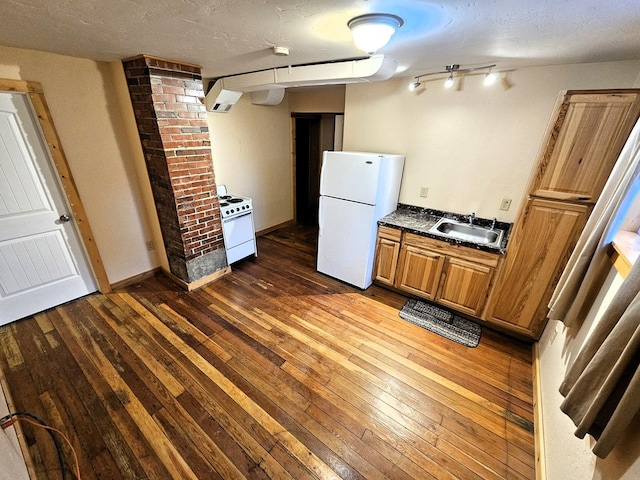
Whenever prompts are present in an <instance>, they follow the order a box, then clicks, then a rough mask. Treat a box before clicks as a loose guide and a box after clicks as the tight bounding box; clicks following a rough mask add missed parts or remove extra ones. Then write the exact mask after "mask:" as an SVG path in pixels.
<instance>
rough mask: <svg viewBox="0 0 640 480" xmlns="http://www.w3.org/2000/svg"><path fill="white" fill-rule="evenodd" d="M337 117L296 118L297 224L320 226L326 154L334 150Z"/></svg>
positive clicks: (321, 115) (328, 115)
mask: <svg viewBox="0 0 640 480" xmlns="http://www.w3.org/2000/svg"><path fill="white" fill-rule="evenodd" d="M336 115H337V114H335V113H313V114H310V113H305V114H299V113H294V114H292V117H293V120H294V149H295V169H296V170H295V171H296V176H295V180H296V186H295V195H296V202H295V205H296V220H297V222H298V223H301V224H303V225H309V226H314V225H318V200H319V197H320V167H321V165H322V152H323V151H325V150H334V143H335V129H336Z"/></svg>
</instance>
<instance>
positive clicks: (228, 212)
mask: <svg viewBox="0 0 640 480" xmlns="http://www.w3.org/2000/svg"><path fill="white" fill-rule="evenodd" d="M217 188H218V200H219V201H220V215H221V217H222V235H223V237H224V246H225V249H226V251H227V262H228V263H229V264H231V263H234V262H237V261H238V260H241V259H243V258H245V257H248V256H249V255H253V256H255V257H257V256H258V248H257V245H256V233H255V227H254V225H253V202H252V200H251V199H250V198H247V197H240V196H237V195H229V194H228V193H227V187H226V186H225V185H218V186H217Z"/></svg>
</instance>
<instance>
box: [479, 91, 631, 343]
mask: <svg viewBox="0 0 640 480" xmlns="http://www.w3.org/2000/svg"><path fill="white" fill-rule="evenodd" d="M639 115H640V90H606V91H568V92H566V93H565V94H563V95H562V97H561V99H560V101H559V103H558V105H557V107H556V115H555V120H554V122H553V123H552V124H551V126H550V129H549V131H548V134H547V140H546V144H545V147H544V148H543V151H542V155H541V158H540V161H539V164H538V166H537V168H536V171H535V174H534V176H533V178H532V180H531V182H530V186H529V190H528V195H527V199H526V201H525V202H524V205H523V207H522V208H521V211H520V213H519V215H518V218H517V219H516V222H515V226H514V229H513V233H512V235H511V238H510V240H509V246H508V249H507V253H506V257H505V261H504V263H503V264H502V266H501V268H500V269H499V271H498V273H497V279H496V282H495V284H494V287H493V289H492V292H491V295H490V298H489V301H488V303H487V308H486V309H485V312H484V314H483V316H482V318H484V319H486V320H488V321H490V322H494V323H496V324H498V325H501V326H503V327H505V328H507V329H510V330H512V331H515V332H517V333H519V334H521V335H524V336H527V337H529V338H534V339H537V338H539V336H540V334H541V333H542V329H543V328H544V326H545V324H546V315H547V312H548V308H547V305H548V303H549V300H550V299H551V295H552V293H553V289H554V288H555V285H556V283H557V282H558V279H559V278H560V275H561V273H562V270H563V269H564V267H565V265H566V263H567V260H568V259H569V256H570V255H571V252H572V251H573V248H574V247H575V244H576V242H577V240H578V238H579V236H580V234H581V232H582V229H583V228H584V225H585V223H586V221H587V219H588V216H589V213H590V211H591V209H592V207H593V205H594V204H595V202H596V201H597V200H598V197H599V196H600V193H601V191H602V189H603V187H604V185H605V183H606V181H607V179H608V177H609V174H610V173H611V170H612V168H613V166H614V164H615V162H616V160H617V158H618V156H619V155H620V152H621V150H622V147H623V146H624V143H625V142H626V140H627V138H628V137H629V134H630V133H631V130H632V128H633V126H634V125H635V123H636V121H637V120H638V116H639Z"/></svg>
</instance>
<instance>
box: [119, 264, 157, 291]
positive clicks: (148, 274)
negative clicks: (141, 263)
mask: <svg viewBox="0 0 640 480" xmlns="http://www.w3.org/2000/svg"><path fill="white" fill-rule="evenodd" d="M160 272H162V268H161V267H156V268H154V269H153V270H149V271H148V272H144V273H140V274H138V275H134V276H133V277H129V278H125V279H124V280H120V281H119V282H116V283H112V284H111V290H117V289H119V288H124V287H128V286H129V285H132V284H134V283H136V282H141V281H143V280H144V279H146V278H149V277H153V276H154V275H155V274H156V273H160Z"/></svg>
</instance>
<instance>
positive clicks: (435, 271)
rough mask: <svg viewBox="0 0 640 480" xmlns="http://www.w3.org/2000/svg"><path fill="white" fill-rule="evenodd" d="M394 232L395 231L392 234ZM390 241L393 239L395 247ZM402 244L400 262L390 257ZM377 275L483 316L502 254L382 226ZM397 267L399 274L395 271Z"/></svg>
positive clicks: (388, 282) (379, 279) (414, 292)
mask: <svg viewBox="0 0 640 480" xmlns="http://www.w3.org/2000/svg"><path fill="white" fill-rule="evenodd" d="M390 231H395V232H396V233H395V234H393V233H391V232H390ZM390 242H391V243H394V245H393V246H392V245H391V244H390ZM396 244H397V245H399V254H398V255H397V261H396V262H394V261H393V260H392V259H391V258H390V257H391V256H392V255H393V252H395V251H396V250H395V248H396V247H395V245H396ZM377 246H378V248H377V251H376V261H375V266H374V271H375V273H374V279H375V280H376V281H377V282H379V283H382V284H385V285H390V286H394V287H395V288H397V289H399V290H402V291H404V292H407V293H410V294H412V295H415V296H417V297H422V298H426V299H428V300H432V301H434V302H436V303H441V304H442V305H445V306H447V307H450V308H452V309H454V310H458V311H460V312H463V313H467V314H469V315H474V316H479V315H480V313H481V312H482V309H483V307H484V305H485V301H486V299H487V296H488V294H489V288H490V285H491V280H492V278H493V273H494V271H495V267H496V266H497V265H498V261H499V257H500V256H499V255H498V254H494V253H488V252H484V251H479V250H475V249H473V248H468V247H463V246H459V245H455V244H450V243H447V242H443V241H439V240H435V239H432V238H428V237H423V236H421V235H415V234H413V233H404V234H402V235H401V232H400V230H396V229H393V228H391V229H390V228H388V227H380V228H379V229H378V240H377ZM394 266H396V270H395V272H391V271H390V269H392V268H393V267H394Z"/></svg>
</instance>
